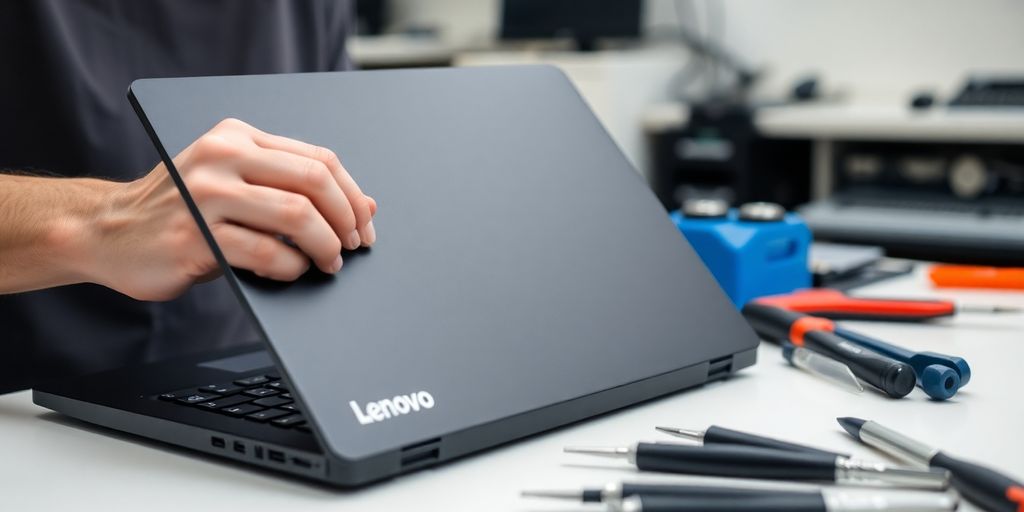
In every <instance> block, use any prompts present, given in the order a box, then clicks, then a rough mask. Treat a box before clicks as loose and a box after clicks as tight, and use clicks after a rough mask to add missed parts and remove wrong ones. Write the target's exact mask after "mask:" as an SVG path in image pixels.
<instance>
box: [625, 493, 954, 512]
mask: <svg viewBox="0 0 1024 512" xmlns="http://www.w3.org/2000/svg"><path fill="white" fill-rule="evenodd" d="M958 505H959V499H958V498H957V497H956V496H955V495H951V494H949V493H934V492H920V491H918V492H907V491H889V492H887V493H886V492H872V493H857V495H853V493H850V492H849V491H841V490H835V489H823V490H822V492H821V493H813V494H810V493H809V494H803V495H800V494H797V495H788V496H739V497H732V498H729V497H678V496H646V495H636V496H630V497H628V498H625V499H624V500H622V502H621V503H613V504H610V506H609V510H612V511H615V512H883V511H888V512H951V511H953V510H956V508H957V506H958Z"/></svg>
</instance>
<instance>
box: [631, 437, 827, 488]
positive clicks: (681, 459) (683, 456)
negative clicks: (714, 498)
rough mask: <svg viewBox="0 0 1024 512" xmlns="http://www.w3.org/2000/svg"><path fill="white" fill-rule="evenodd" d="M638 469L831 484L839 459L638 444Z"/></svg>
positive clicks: (741, 449) (745, 448)
mask: <svg viewBox="0 0 1024 512" xmlns="http://www.w3.org/2000/svg"><path fill="white" fill-rule="evenodd" d="M636 467H637V468H639V469H641V470H647V471H661V472H665V473H679V474H685V475H706V476H724V477H734V478H764V479H774V480H818V481H829V482H832V481H835V476H836V457H835V456H834V455H823V454H818V453H799V452H787V451H781V450H772V449H768V448H753V447H749V446H686V445H676V444H656V443H639V444H638V445H637V448H636Z"/></svg>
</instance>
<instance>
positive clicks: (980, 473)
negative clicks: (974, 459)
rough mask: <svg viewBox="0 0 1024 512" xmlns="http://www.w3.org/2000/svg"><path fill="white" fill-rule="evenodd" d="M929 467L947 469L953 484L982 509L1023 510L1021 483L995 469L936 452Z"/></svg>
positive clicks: (1023, 495) (1023, 486)
mask: <svg viewBox="0 0 1024 512" xmlns="http://www.w3.org/2000/svg"><path fill="white" fill-rule="evenodd" d="M930 465H931V466H932V467H940V468H945V469H948V470H949V472H950V474H951V475H952V477H953V479H952V482H953V486H954V487H956V489H957V490H958V491H960V492H961V493H962V494H963V495H964V497H966V498H967V499H968V500H971V501H973V502H974V503H976V504H978V505H980V506H981V507H982V508H984V509H985V510H991V511H995V512H1024V484H1022V483H1021V482H1018V481H1016V480H1014V479H1012V478H1010V477H1008V476H1006V475H1004V474H1002V473H999V472H998V471H995V470H992V469H989V468H986V467H984V466H979V465H977V464H974V463H971V462H967V461H963V460H960V459H956V458H953V457H950V456H948V455H946V454H944V453H942V452H939V453H936V454H935V456H934V457H932V460H931V462H930Z"/></svg>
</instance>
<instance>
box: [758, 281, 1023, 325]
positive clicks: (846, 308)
mask: <svg viewBox="0 0 1024 512" xmlns="http://www.w3.org/2000/svg"><path fill="white" fill-rule="evenodd" d="M756 302H757V303H758V304H766V305H770V306H776V307H780V308H783V309H788V310H790V311H798V312H800V313H806V314H809V315H814V316H819V317H825V318H831V319H833V320H882V321H890V322H919V321H923V320H930V319H932V318H942V317H947V316H953V315H955V314H956V313H957V312H972V313H1015V312H1018V311H1020V310H1019V309H1018V308H1013V307H1007V306H989V305H966V304H956V303H955V302H953V301H949V300H941V299H935V300H908V299H882V298H860V297H850V296H849V295H846V294H845V293H843V292H841V291H839V290H831V289H827V288H812V289H807V290H797V291H795V292H793V293H788V294H785V295H770V296H767V297H761V298H759V299H756Z"/></svg>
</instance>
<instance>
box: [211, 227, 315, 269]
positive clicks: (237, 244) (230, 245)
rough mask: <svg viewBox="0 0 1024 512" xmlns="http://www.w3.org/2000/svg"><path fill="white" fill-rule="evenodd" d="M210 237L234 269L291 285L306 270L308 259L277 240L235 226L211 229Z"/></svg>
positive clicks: (264, 234)
mask: <svg viewBox="0 0 1024 512" xmlns="http://www.w3.org/2000/svg"><path fill="white" fill-rule="evenodd" d="M213 236H214V238H216V239H217V245H219V246H220V248H221V250H222V251H223V252H224V257H225V258H227V260H228V263H229V264H231V266H233V267H239V268H244V269H248V270H251V271H253V272H255V273H256V274H257V275H259V276H262V277H267V278H270V279H276V280H278V281H294V280H295V279H298V278H299V276H301V275H302V274H304V273H305V272H306V270H308V269H309V259H308V258H306V256H305V255H303V254H302V253H301V252H299V251H297V250H295V249H293V248H291V247H289V246H288V245H286V244H285V243H284V242H282V241H280V240H278V239H277V238H276V237H274V236H271V235H268V234H266V233H260V232H258V231H253V230H251V229H248V228H244V227H242V226H238V225H235V224H228V223H221V224H217V225H216V226H214V227H213Z"/></svg>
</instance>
